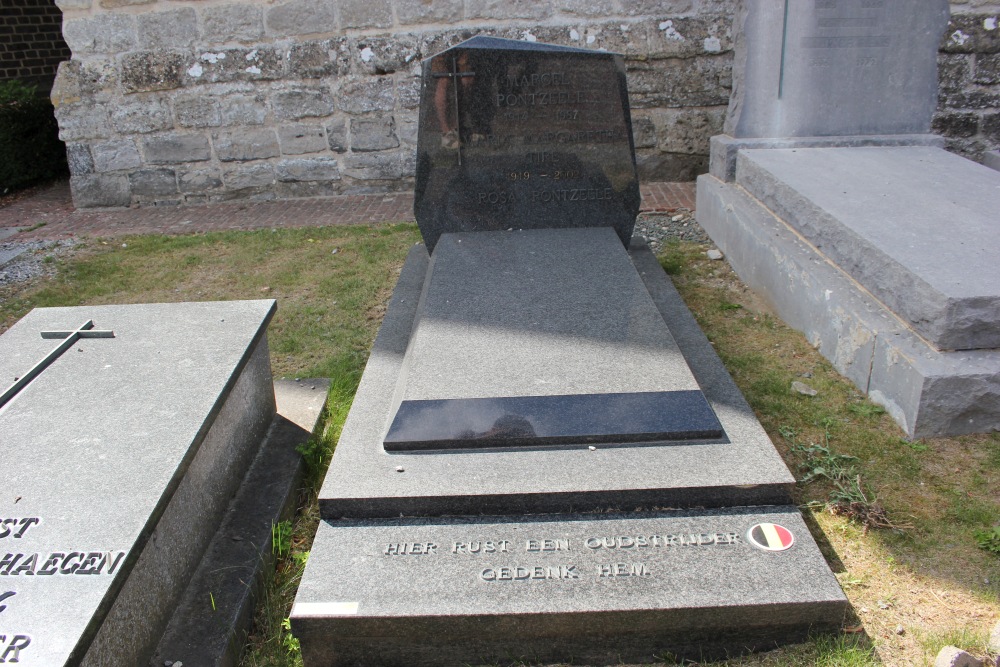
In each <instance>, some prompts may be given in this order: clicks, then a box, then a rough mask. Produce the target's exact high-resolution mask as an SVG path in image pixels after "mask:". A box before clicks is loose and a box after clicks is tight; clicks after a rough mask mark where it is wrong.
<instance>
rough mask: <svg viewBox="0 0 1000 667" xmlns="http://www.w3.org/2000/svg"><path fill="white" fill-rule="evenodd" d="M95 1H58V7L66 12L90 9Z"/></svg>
mask: <svg viewBox="0 0 1000 667" xmlns="http://www.w3.org/2000/svg"><path fill="white" fill-rule="evenodd" d="M93 1H94V0H56V7H58V8H59V9H61V10H63V11H64V12H69V11H74V10H85V9H90V7H91V5H92V4H93Z"/></svg>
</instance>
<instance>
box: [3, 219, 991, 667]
mask: <svg viewBox="0 0 1000 667" xmlns="http://www.w3.org/2000/svg"><path fill="white" fill-rule="evenodd" d="M668 218H669V216H668ZM687 220H690V217H689V216H688V217H687V218H685V219H684V221H687ZM645 222H646V223H648V221H645ZM673 222H674V223H677V224H678V225H682V224H683V223H682V222H679V221H673ZM643 224H644V221H640V223H639V227H638V228H639V229H642V228H643ZM690 224H691V225H694V223H693V222H691V223H690ZM675 226H676V225H675ZM686 238H692V237H691V236H690V235H688V236H687V237H686ZM417 241H419V234H418V232H417V229H416V226H415V225H411V224H397V225H393V224H375V225H356V226H338V227H320V228H309V229H280V230H270V229H264V230H259V231H253V232H219V233H208V234H195V235H185V236H160V235H143V236H131V237H116V238H113V239H112V238H107V239H103V240H101V239H92V240H87V241H85V242H83V243H80V244H77V245H75V246H73V247H70V248H63V249H61V250H59V251H58V252H56V251H55V250H54V249H48V250H44V249H43V250H40V251H37V252H38V253H39V256H38V257H36V259H38V260H39V261H41V263H42V265H43V266H45V267H47V268H49V269H51V271H50V272H49V275H45V276H42V277H38V278H35V279H33V280H31V281H28V282H18V283H13V284H7V285H0V332H2V331H5V330H6V329H7V328H8V327H9V326H10V325H11V324H13V323H14V322H15V321H16V320H17V319H18V318H20V317H22V316H23V315H25V314H26V313H27V312H28V311H29V310H30V309H31V308H33V307H41V306H69V305H86V304H110V303H116V304H126V303H143V302H164V301H205V300H221V299H256V298H275V299H277V300H278V312H277V315H276V316H275V318H274V320H273V322H272V324H271V326H270V329H269V339H270V346H271V357H272V359H271V361H272V367H273V372H274V375H275V377H330V378H332V379H333V385H332V389H331V396H330V401H329V404H328V408H327V412H328V414H327V415H326V417H325V421H324V425H323V427H322V431H321V433H319V434H318V435H317V436H316V437H315V439H314V440H313V441H312V442H310V443H309V444H308V445H307V447H305V448H303V452H304V454H305V456H306V458H307V461H308V463H309V465H310V471H311V475H310V480H311V484H310V486H309V488H308V489H306V490H305V491H304V492H303V496H302V500H301V511H300V512H299V515H298V517H297V519H296V520H295V522H294V524H292V525H281V526H276V527H275V530H274V540H273V541H274V544H273V548H274V549H275V550H277V551H279V552H280V553H281V554H282V556H283V558H282V560H281V562H280V566H279V569H278V573H277V575H276V577H275V579H274V581H273V582H272V583H271V585H270V587H269V589H268V592H267V595H266V599H265V600H264V603H263V604H262V605H261V608H260V610H259V613H258V617H257V620H256V625H255V630H254V632H253V635H252V636H251V638H250V642H249V649H248V652H247V656H246V658H245V659H244V664H245V665H250V666H253V667H258V666H264V665H289V666H291V665H298V664H301V660H300V659H299V658H298V656H297V654H296V643H295V640H294V638H293V637H291V636H290V635H289V634H288V632H287V629H286V625H285V623H284V621H285V618H286V617H287V615H288V612H289V608H290V606H291V602H292V598H293V596H294V592H295V587H296V582H297V580H298V577H299V576H300V574H301V571H302V568H303V565H304V563H305V561H306V559H307V558H308V551H309V547H310V541H311V536H312V534H313V533H314V531H315V526H316V523H317V521H318V511H317V507H316V503H315V496H316V491H317V488H318V485H319V482H320V481H321V480H322V477H323V472H324V470H323V469H324V466H325V465H326V462H327V461H328V460H329V455H330V453H331V452H332V448H333V447H334V445H335V443H336V441H337V437H338V434H339V429H340V427H341V425H342V424H343V420H344V418H345V417H346V415H347V411H348V408H349V407H350V403H351V399H352V397H353V393H354V390H355V389H356V385H357V381H358V379H359V378H360V375H361V371H362V370H363V368H364V363H365V359H366V356H367V351H368V349H369V348H370V345H371V343H372V340H373V338H374V336H375V332H376V330H377V328H378V325H379V322H380V321H381V317H382V315H383V314H384V309H385V304H386V301H387V299H388V297H389V295H390V293H391V290H392V287H393V285H394V283H395V280H396V277H397V275H398V271H399V269H400V267H401V266H402V263H403V259H404V257H405V254H406V251H407V249H408V248H409V247H410V246H411V245H412V244H413V243H416V242H417ZM709 248H710V246H708V245H704V244H698V243H695V242H691V241H682V242H666V243H665V244H664V245H663V246H662V247H660V249H659V256H660V259H661V264H662V265H663V266H664V268H665V269H666V270H667V272H668V273H669V274H670V275H671V278H672V279H673V281H674V283H675V284H676V285H677V287H678V289H679V290H680V292H681V294H682V296H683V298H684V300H685V302H686V303H687V305H688V307H690V308H691V309H692V311H694V313H695V316H696V318H697V320H698V322H699V324H700V325H701V326H702V328H703V329H704V331H705V332H706V334H707V335H708V337H709V339H710V340H711V341H712V343H713V345H714V346H715V348H716V350H717V351H718V353H719V355H720V356H721V358H722V360H723V361H724V363H725V364H726V366H727V368H728V369H729V372H730V373H731V374H732V375H733V377H734V378H735V380H736V383H737V385H738V386H739V387H740V389H741V390H742V391H743V392H744V394H745V395H746V397H747V399H748V401H749V402H750V404H751V405H752V406H753V408H754V411H755V412H756V414H757V417H758V418H759V419H760V421H761V423H762V424H763V425H764V427H765V429H766V430H767V431H768V433H769V435H770V436H771V438H772V440H773V441H774V442H775V444H776V446H777V447H778V449H779V451H780V452H781V453H782V456H784V458H785V461H786V463H787V464H788V466H789V468H790V469H791V470H792V471H793V472H794V473H795V474H796V478H797V479H799V480H800V481H799V484H798V485H797V488H796V498H795V500H796V502H797V503H798V504H799V505H800V506H802V507H803V510H804V514H805V516H806V519H807V521H808V522H809V524H810V527H811V529H812V531H813V534H814V537H815V538H816V540H817V542H818V543H819V544H820V547H821V548H822V549H823V551H824V554H825V555H826V557H827V559H828V561H829V563H830V565H831V567H832V568H833V570H834V571H835V573H836V575H837V578H838V579H839V581H840V584H841V586H842V587H843V588H844V590H845V592H846V594H847V596H848V598H849V599H850V601H851V605H852V612H851V615H850V617H849V618H848V619H847V620H846V622H845V625H844V628H843V632H842V633H841V634H840V635H838V636H835V637H829V636H827V637H816V638H815V639H813V640H812V641H810V642H808V643H805V644H801V645H796V646H790V647H785V648H782V649H778V650H775V651H771V652H767V653H761V654H758V655H755V656H748V657H741V658H734V659H732V660H730V661H727V662H724V663H714V664H718V665H722V664H725V665H734V666H735V665H741V666H742V665H747V666H749V665H761V666H763V665H814V664H818V665H878V664H885V665H921V664H932V663H933V660H934V656H935V655H936V654H937V652H938V650H939V649H940V648H941V647H942V646H945V645H949V644H952V645H957V646H959V647H961V648H964V649H966V650H968V651H970V652H971V653H973V654H975V655H977V656H978V657H980V658H983V657H986V656H987V655H989V656H991V657H995V654H993V653H990V648H989V634H990V630H991V628H992V627H993V626H994V624H995V623H996V622H997V620H998V619H1000V434H996V433H994V434H990V435H978V436H963V437H954V438H940V439H928V440H908V439H907V438H905V437H904V435H903V433H902V432H901V431H900V430H899V429H898V427H897V426H896V425H895V423H894V422H893V421H892V420H891V419H890V418H889V417H888V415H886V414H885V413H884V411H883V410H882V409H881V408H879V407H878V406H875V405H874V404H872V403H870V402H868V401H867V400H866V399H864V398H863V397H862V396H861V394H860V393H859V392H858V391H857V390H856V389H855V388H854V387H853V386H852V385H850V384H849V383H848V382H847V381H846V380H844V379H843V378H841V377H840V376H839V374H837V373H836V372H835V371H834V370H833V369H832V367H831V366H830V365H829V364H828V363H827V362H826V361H825V360H824V359H823V358H822V357H821V356H820V355H819V354H818V353H817V352H816V351H815V350H814V349H813V348H812V347H811V346H810V345H809V344H808V342H807V341H806V340H805V339H804V338H803V337H802V336H801V335H800V334H798V333H796V332H794V331H792V330H790V329H788V328H787V327H785V326H784V325H783V324H782V323H781V322H780V321H779V320H778V319H777V318H775V317H773V316H772V315H770V314H769V313H768V311H767V308H766V306H765V305H764V304H763V303H761V302H760V301H759V300H758V299H756V298H755V296H754V295H753V294H752V293H751V292H749V290H747V289H746V288H745V287H744V286H743V285H742V284H741V283H740V282H739V280H738V278H737V277H736V276H735V274H734V273H733V272H732V271H731V270H730V269H729V268H728V265H727V264H726V263H725V262H724V261H717V260H711V259H708V258H707V257H706V255H705V251H706V250H707V249H709ZM793 383H797V384H793ZM812 391H815V395H810V394H811V393H812ZM625 509H627V508H625ZM208 594H209V592H206V595H208ZM663 661H664V662H665V663H667V664H670V663H671V658H670V656H663Z"/></svg>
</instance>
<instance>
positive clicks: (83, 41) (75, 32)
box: [63, 14, 136, 55]
mask: <svg viewBox="0 0 1000 667" xmlns="http://www.w3.org/2000/svg"><path fill="white" fill-rule="evenodd" d="M63 37H64V38H65V39H66V44H68V45H69V48H70V49H72V51H73V53H74V54H75V55H85V54H89V53H121V52H123V51H130V50H132V49H133V48H135V46H136V41H135V17H134V16H130V15H128V14H98V15H97V16H95V17H94V18H78V19H77V18H69V19H66V20H65V21H63Z"/></svg>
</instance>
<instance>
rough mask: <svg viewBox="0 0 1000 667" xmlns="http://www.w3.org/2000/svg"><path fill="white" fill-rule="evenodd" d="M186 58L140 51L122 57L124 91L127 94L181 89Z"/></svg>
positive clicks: (168, 53)
mask: <svg viewBox="0 0 1000 667" xmlns="http://www.w3.org/2000/svg"><path fill="white" fill-rule="evenodd" d="M183 65H184V56H182V55H181V54H179V53H175V52H171V51H140V52H137V53H127V54H125V55H124V56H122V77H121V82H122V89H123V90H124V91H125V92H126V93H139V92H149V91H153V90H172V89H174V88H180V87H181V77H182V72H183Z"/></svg>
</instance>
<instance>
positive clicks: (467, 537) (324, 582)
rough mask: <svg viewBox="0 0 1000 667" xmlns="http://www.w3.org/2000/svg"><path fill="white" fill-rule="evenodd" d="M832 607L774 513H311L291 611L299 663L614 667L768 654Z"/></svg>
mask: <svg viewBox="0 0 1000 667" xmlns="http://www.w3.org/2000/svg"><path fill="white" fill-rule="evenodd" d="M758 543H759V544H758ZM846 609H847V600H846V598H845V597H844V594H843V592H842V591H841V590H840V587H839V585H838V584H837V581H836V578H835V577H834V576H833V574H832V573H831V572H830V569H829V567H828V565H827V564H826V561H825V560H824V559H823V556H822V554H821V553H820V550H819V548H818V547H817V546H816V543H815V542H814V541H813V539H812V537H811V535H810V534H809V531H808V529H807V528H806V525H805V522H804V521H803V519H802V517H801V515H800V514H799V512H798V510H797V509H796V508H794V507H791V506H779V507H768V508H760V507H756V508H730V509H724V510H676V511H666V512H648V513H632V514H617V515H614V514H575V515H536V516H523V517H476V518H450V519H397V520H378V521H375V520H372V521H364V522H357V521H353V522H348V521H324V522H321V523H320V526H319V531H318V534H317V536H316V541H315V543H314V546H313V550H312V558H311V560H310V563H309V568H308V569H307V571H306V573H305V576H304V578H303V581H302V583H301V585H300V588H299V592H298V596H297V598H296V602H295V606H294V608H293V609H292V615H291V619H292V629H293V632H294V634H295V636H296V637H297V638H298V639H299V641H300V644H301V648H302V656H303V660H304V663H305V664H306V665H307V666H308V667H333V666H342V665H352V666H357V665H408V666H411V665H468V664H480V663H484V662H485V663H488V664H506V663H509V662H513V663H518V662H519V661H524V662H537V661H541V662H558V661H584V662H586V663H587V664H619V663H620V661H623V660H639V661H642V660H655V659H657V658H658V657H663V656H664V655H666V654H668V653H669V654H673V655H675V656H682V655H683V656H691V657H702V656H713V655H732V654H734V653H740V652H744V651H747V650H759V649H764V648H769V647H772V646H775V645H776V644H778V643H788V642H789V641H796V640H801V639H804V638H805V637H806V636H807V635H808V633H809V632H811V631H822V630H834V629H837V628H839V627H840V625H841V623H842V621H843V618H844V613H845V611H846Z"/></svg>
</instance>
